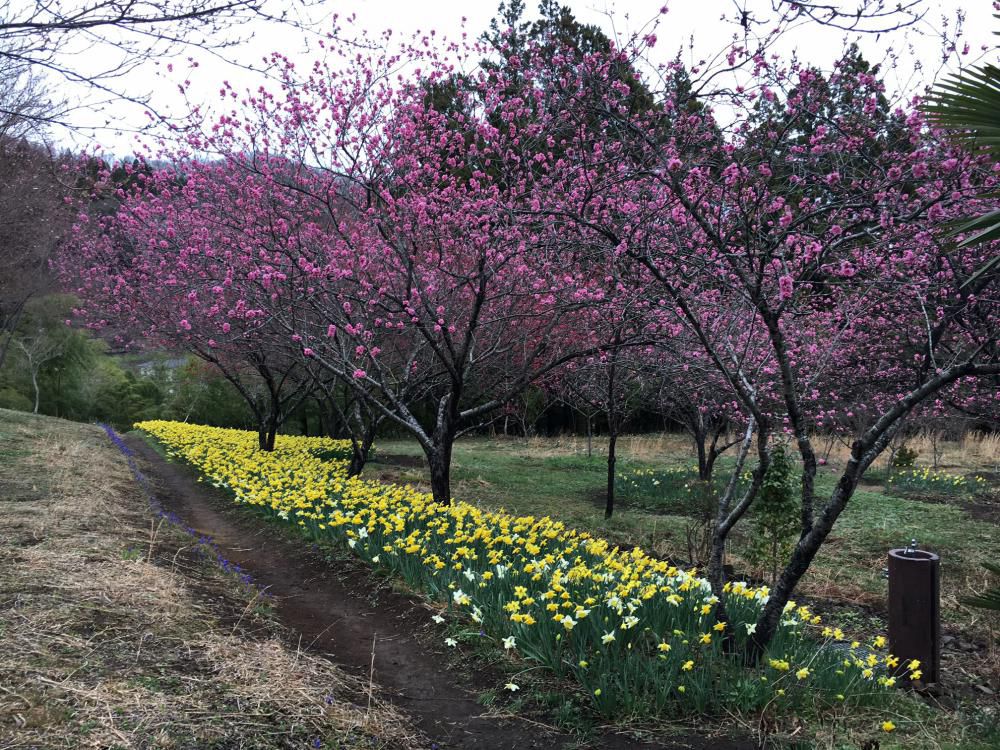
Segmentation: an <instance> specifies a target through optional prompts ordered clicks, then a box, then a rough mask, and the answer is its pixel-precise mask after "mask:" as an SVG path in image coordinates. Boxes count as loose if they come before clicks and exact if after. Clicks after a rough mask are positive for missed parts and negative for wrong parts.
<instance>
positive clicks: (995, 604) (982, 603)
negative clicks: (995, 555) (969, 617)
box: [959, 562, 1000, 611]
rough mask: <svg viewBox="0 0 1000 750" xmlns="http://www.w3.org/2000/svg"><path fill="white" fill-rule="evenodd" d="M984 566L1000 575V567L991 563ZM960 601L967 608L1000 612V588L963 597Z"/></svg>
mask: <svg viewBox="0 0 1000 750" xmlns="http://www.w3.org/2000/svg"><path fill="white" fill-rule="evenodd" d="M982 565H983V567H984V568H986V569H987V570H988V571H990V572H991V573H995V574H996V575H1000V565H997V564H995V563H989V562H984V563H982ZM959 601H960V602H961V603H962V604H964V605H965V606H967V607H975V608H976V609H989V610H993V611H1000V586H994V587H993V588H991V589H987V590H986V591H984V592H983V593H982V594H977V595H976V596H965V597H962V598H961V599H959Z"/></svg>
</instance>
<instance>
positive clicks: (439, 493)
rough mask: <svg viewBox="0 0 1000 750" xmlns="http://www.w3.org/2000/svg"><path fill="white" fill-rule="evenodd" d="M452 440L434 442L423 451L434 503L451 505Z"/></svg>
mask: <svg viewBox="0 0 1000 750" xmlns="http://www.w3.org/2000/svg"><path fill="white" fill-rule="evenodd" d="M452 441H453V438H450V439H448V440H446V441H443V442H436V443H435V444H434V446H433V447H432V448H431V449H430V450H427V451H425V452H426V454H427V467H428V468H429V469H430V474H431V494H432V495H433V496H434V502H436V503H441V504H442V505H451V449H452Z"/></svg>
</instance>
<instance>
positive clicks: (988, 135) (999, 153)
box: [923, 65, 1000, 158]
mask: <svg viewBox="0 0 1000 750" xmlns="http://www.w3.org/2000/svg"><path fill="white" fill-rule="evenodd" d="M923 110H924V112H925V113H926V114H927V116H928V117H929V119H930V121H931V122H932V123H933V124H934V125H936V126H937V127H940V128H943V129H945V130H949V131H952V134H953V136H954V137H955V138H957V139H959V140H962V141H965V142H968V143H969V144H970V145H974V146H985V147H987V148H989V149H990V150H991V151H992V152H993V155H994V157H995V158H1000V68H998V67H997V66H995V65H983V66H981V67H977V68H972V69H971V70H968V71H965V72H963V73H961V74H959V75H954V76H951V77H949V78H947V79H946V80H944V81H942V82H941V83H939V84H938V86H937V88H936V89H935V91H934V93H933V94H932V95H931V96H930V98H929V99H928V101H927V102H926V103H925V105H924V107H923Z"/></svg>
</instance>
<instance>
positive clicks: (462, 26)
mask: <svg viewBox="0 0 1000 750" xmlns="http://www.w3.org/2000/svg"><path fill="white" fill-rule="evenodd" d="M857 1H858V0H843V2H841V5H842V6H844V7H847V6H849V7H854V6H855V4H856V3H857ZM771 2H772V0H756V5H757V6H759V7H760V9H762V10H766V9H769V8H770V6H771ZM564 4H566V5H569V6H570V7H571V8H572V10H573V12H574V13H575V15H576V16H577V18H578V19H579V20H581V21H583V22H588V23H595V24H598V25H600V26H601V27H603V28H604V29H605V30H606V32H607V33H609V35H612V36H615V35H618V36H620V37H627V36H628V34H629V33H631V32H633V31H635V30H637V29H641V28H643V27H644V26H646V25H647V23H648V22H649V21H650V20H651V19H654V18H657V17H658V18H659V26H658V29H657V36H658V38H659V42H658V43H657V46H656V53H657V54H661V55H662V56H663V58H664V59H666V58H668V57H672V56H673V55H674V54H676V52H677V51H678V49H679V48H682V47H683V48H685V49H687V47H688V45H689V43H691V40H693V44H694V51H693V53H692V52H685V54H686V55H688V56H689V58H690V57H692V56H693V57H694V58H698V57H700V56H703V55H707V54H710V53H712V52H715V51H717V50H719V49H721V48H722V47H723V46H724V45H725V44H726V42H727V41H728V40H729V39H730V38H731V36H732V34H733V32H734V30H735V28H736V27H734V26H733V25H732V24H727V23H725V22H724V21H723V20H721V16H722V15H723V14H724V13H730V14H731V13H732V11H733V9H734V7H735V6H736V2H735V0H673V1H672V2H670V3H669V5H670V8H669V11H668V12H667V14H666V15H663V16H661V15H660V8H661V7H662V6H663V4H664V0H618V1H617V2H610V1H606V0H564ZM741 4H748V5H750V6H751V7H753V6H754V2H753V0H751V1H750V2H748V3H746V2H745V0H741ZM888 4H889V5H892V4H893V3H888ZM526 5H527V6H528V8H529V10H530V9H533V7H534V5H535V2H534V0H528V2H527V3H526ZM924 8H925V10H926V16H925V18H924V20H923V22H922V23H921V24H919V25H918V26H917V27H916V28H914V29H911V30H910V31H909V32H907V33H906V34H903V33H901V32H894V33H892V34H883V35H881V36H879V37H875V36H863V37H860V38H859V41H860V43H861V45H862V48H863V50H864V52H865V55H866V57H868V58H869V59H870V60H872V61H878V60H881V59H883V58H884V57H885V55H886V54H887V52H888V50H889V49H890V48H892V49H894V50H896V51H897V52H898V53H899V54H900V56H901V57H900V64H899V66H898V68H897V70H896V71H894V72H893V73H890V74H889V75H888V76H887V83H888V85H889V86H890V87H894V88H897V89H905V90H906V92H907V93H910V94H912V93H916V92H917V91H918V90H920V89H921V88H922V87H923V85H925V84H926V83H928V82H929V79H930V78H932V77H933V76H934V75H936V74H937V73H938V72H939V70H940V68H941V64H940V61H941V47H942V41H941V31H942V29H944V28H949V29H954V21H955V18H956V14H957V13H958V12H959V10H962V11H963V12H964V14H965V16H966V21H965V26H964V36H963V40H964V41H966V42H968V43H969V44H970V46H971V49H972V53H971V54H970V55H969V56H968V57H967V58H965V60H966V61H968V60H972V59H976V58H978V57H980V56H981V55H982V52H981V49H982V47H983V46H984V45H993V44H995V42H994V39H993V36H992V32H993V30H994V29H995V28H996V27H997V23H996V22H995V21H994V20H993V19H992V17H991V16H992V12H993V10H992V3H991V2H989V1H988V0H969V1H966V2H962V1H961V0H925V2H924ZM333 12H336V13H338V14H339V15H340V16H341V25H342V26H343V27H344V28H345V33H346V34H347V35H348V36H350V35H351V34H353V33H357V31H358V30H361V29H364V30H367V31H368V32H369V33H372V34H377V33H378V32H380V31H381V30H383V29H386V28H392V29H393V30H394V31H395V32H396V33H397V35H398V36H401V37H406V36H409V35H411V34H413V33H415V32H417V31H418V30H420V31H428V30H431V29H434V30H436V31H437V32H438V33H439V34H443V35H445V36H448V37H452V38H456V37H458V36H459V35H460V34H461V33H462V31H463V30H464V31H466V32H467V33H468V34H469V35H470V36H473V37H474V36H477V35H478V34H479V33H480V32H482V31H483V30H484V29H486V28H487V26H488V24H489V21H490V19H491V18H492V17H493V16H494V15H495V13H496V0H485V1H483V0H464V1H462V0H431V1H430V2H427V1H426V0H425V1H424V2H421V1H420V0H368V1H367V2H363V1H362V0H327V1H326V2H324V3H323V5H322V7H321V8H320V9H314V11H313V16H314V18H315V19H317V21H316V25H315V27H314V28H315V29H316V30H317V31H325V30H326V29H327V28H329V24H330V18H329V15H330V14H331V13H333ZM352 14H353V15H355V16H356V18H355V20H354V21H353V23H352V24H347V23H345V22H344V20H343V19H345V18H346V17H348V16H351V15H352ZM463 19H464V21H463ZM234 33H240V34H241V36H242V37H250V38H249V39H248V41H246V42H245V43H244V44H242V45H241V46H240V47H238V48H236V49H229V50H227V51H226V53H225V55H226V57H229V58H231V59H233V60H235V61H240V62H244V63H250V62H255V61H258V60H260V59H261V57H262V56H263V55H265V54H266V53H268V52H271V51H273V50H280V51H282V52H283V53H285V54H287V55H289V56H290V57H292V58H293V59H300V60H301V61H302V62H306V61H308V60H311V59H313V57H314V56H315V54H316V53H317V49H316V47H315V40H313V43H312V44H310V43H309V40H310V35H309V34H303V32H302V31H296V30H292V29H283V28H275V27H273V26H269V27H266V28H265V27H259V26H257V27H246V28H243V29H241V30H239V32H237V31H235V30H234ZM846 39H847V36H846V35H845V33H844V32H842V31H837V30H831V29H824V28H821V27H817V26H816V25H805V26H801V27H799V28H798V29H795V30H793V31H792V32H791V33H789V34H788V35H787V36H786V38H785V39H784V41H783V47H782V49H783V51H784V52H790V51H792V50H793V49H794V50H795V51H797V52H798V54H799V55H800V56H801V57H803V58H805V59H806V60H808V61H810V62H812V63H815V64H818V65H821V66H825V65H828V64H829V63H830V62H831V61H832V60H834V59H835V58H836V56H837V53H838V51H839V50H840V49H841V48H842V47H843V45H844V43H845V40H846ZM111 54H113V53H112V52H111V51H110V50H101V49H100V48H99V47H95V48H92V49H89V50H87V51H86V54H83V55H77V56H76V57H74V58H72V60H71V61H70V64H72V65H74V66H78V67H79V69H81V70H85V69H86V68H87V66H88V65H91V66H93V65H97V64H101V63H102V62H103V63H106V60H107V56H110V55H111ZM191 54H193V55H194V56H195V57H196V58H197V59H198V61H199V63H200V65H199V68H198V69H197V71H196V72H195V73H194V75H192V76H191V79H192V83H193V88H192V91H193V92H194V93H195V97H201V96H204V97H205V98H206V99H212V98H214V92H216V91H217V90H218V88H219V84H220V82H221V81H223V80H229V81H230V82H231V83H232V84H233V85H234V86H235V87H236V88H237V89H238V90H239V89H245V88H248V87H255V86H257V85H258V84H259V79H258V78H255V77H254V76H253V74H251V73H249V72H247V71H245V70H243V69H241V68H240V67H237V66H233V65H229V64H227V63H226V62H225V61H224V60H221V59H219V57H218V56H216V55H212V54H209V53H206V52H204V51H194V52H192V53H191ZM989 56H990V57H994V58H995V52H993V51H991V52H990V53H989ZM180 67H182V65H181V64H178V66H177V67H176V68H175V72H174V73H173V74H168V73H167V72H166V70H165V66H164V65H160V66H152V65H147V66H144V67H141V68H139V69H137V70H135V71H133V72H132V73H130V75H129V77H128V78H127V79H126V80H124V81H119V82H117V83H116V85H123V86H125V88H127V89H128V90H129V91H130V92H132V93H133V94H135V95H136V96H139V97H141V96H142V95H144V94H147V93H149V94H151V95H152V97H153V101H155V103H156V105H157V107H158V109H160V110H162V111H171V112H173V113H174V114H180V113H181V112H182V111H183V103H182V101H181V100H180V97H178V96H177V95H176V93H175V91H176V87H175V82H176V79H177V78H178V77H179V75H178V73H177V70H178V69H179V68H180ZM914 67H918V68H919V67H922V70H921V71H920V72H918V73H914ZM952 67H954V63H953V64H952ZM60 92H61V94H62V95H63V96H65V97H66V98H67V99H68V100H69V101H70V102H72V103H74V104H77V105H78V109H77V110H76V112H75V113H74V115H73V120H74V121H75V122H76V123H77V124H80V125H86V126H94V125H96V126H98V127H97V128H96V129H92V128H89V129H81V130H79V131H78V132H76V133H75V134H69V133H66V132H55V133H52V135H53V136H54V137H55V138H56V139H57V140H58V141H60V142H62V143H66V144H69V143H74V144H75V145H76V146H80V147H83V146H88V147H93V144H94V143H97V144H99V145H100V147H102V148H103V149H104V150H106V151H108V152H111V153H115V154H118V155H125V154H128V153H130V152H131V151H132V150H133V148H134V142H135V135H134V134H133V133H132V132H130V131H134V130H135V129H137V128H139V127H141V126H142V124H143V122H144V121H145V120H144V117H143V114H142V111H141V109H140V108H138V107H136V106H134V105H127V104H122V103H108V102H103V103H101V104H100V106H98V105H97V101H96V99H95V98H94V96H93V95H92V94H87V93H86V92H85V91H83V90H81V89H78V88H73V87H69V86H67V85H65V84H61V85H60Z"/></svg>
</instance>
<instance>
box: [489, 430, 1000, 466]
mask: <svg viewBox="0 0 1000 750" xmlns="http://www.w3.org/2000/svg"><path fill="white" fill-rule="evenodd" d="M737 438H738V436H736V435H731V436H728V437H727V438H725V441H730V440H735V439H737ZM813 440H814V443H815V446H816V451H817V453H818V454H820V455H821V456H823V457H824V458H825V459H827V460H828V461H829V462H830V463H831V464H833V465H840V464H843V463H845V462H846V461H847V460H848V458H849V457H850V450H851V448H850V440H849V439H846V438H840V437H836V436H824V435H817V436H815V437H814V438H813ZM497 441H498V442H508V443H509V444H510V445H511V447H514V446H520V447H522V448H523V449H524V450H526V451H527V452H530V454H531V455H533V456H540V457H548V456H565V455H583V454H585V453H586V452H587V437H586V436H585V435H584V436H580V435H560V436H558V437H531V438H528V439H527V440H523V439H518V438H507V439H506V440H504V439H501V438H497ZM905 442H906V445H907V446H908V447H909V448H912V449H913V450H915V451H917V464H918V465H920V466H925V465H926V466H931V465H932V464H933V463H934V457H935V455H936V456H937V464H938V467H939V468H942V469H949V468H950V469H960V470H968V471H994V472H1000V433H992V432H968V433H966V434H965V435H964V436H963V437H962V438H961V439H959V440H949V439H946V437H945V436H944V435H943V434H942V433H941V432H936V431H934V430H922V431H920V432H918V433H917V434H915V435H913V436H911V437H909V438H908V439H907V440H906V441H905ZM591 450H592V452H593V453H594V454H595V455H605V454H606V453H607V440H606V438H605V436H602V435H597V436H595V437H594V439H593V442H592V446H591ZM618 454H619V456H621V457H624V458H631V459H634V460H636V461H642V462H649V463H660V464H666V465H670V464H674V463H677V462H678V461H679V460H690V459H691V458H694V455H695V454H694V449H693V447H692V444H691V439H690V438H689V437H688V436H687V435H686V434H683V433H668V432H655V433H646V434H642V435H623V436H621V437H620V438H619V439H618ZM888 460H889V452H888V451H886V453H885V454H884V456H883V458H880V459H879V461H880V464H879V465H881V464H884V463H885V462H887V461H888Z"/></svg>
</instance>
